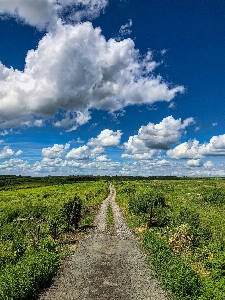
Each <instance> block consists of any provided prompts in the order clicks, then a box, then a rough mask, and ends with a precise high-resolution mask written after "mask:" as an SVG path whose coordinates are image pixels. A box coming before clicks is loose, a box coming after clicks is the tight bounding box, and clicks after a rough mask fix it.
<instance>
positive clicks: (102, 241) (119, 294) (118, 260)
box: [39, 186, 167, 300]
mask: <svg viewBox="0 0 225 300" xmlns="http://www.w3.org/2000/svg"><path fill="white" fill-rule="evenodd" d="M115 196H116V191H115V189H114V187H113V186H111V187H110V194H109V196H108V198H107V199H105V200H104V201H103V203H102V206H101V208H100V211H99V213H98V215H97V216H96V219H95V226H96V228H95V230H94V232H92V233H91V234H90V235H89V236H88V237H87V238H86V239H85V240H84V241H83V242H82V243H81V244H80V245H79V246H78V248H77V250H76V252H75V254H74V255H73V256H72V257H71V259H70V260H69V261H68V262H67V263H66V265H65V268H64V269H63V272H62V273H61V274H59V276H58V277H57V278H56V279H55V281H54V284H53V285H52V286H51V287H50V288H49V290H47V291H46V292H44V293H43V294H42V295H41V296H40V298H39V300H47V299H48V300H50V299H51V300H56V299H57V300H62V299H66V300H75V299H79V300H86V299H88V300H107V299H110V300H116V299H118V300H123V299H124V300H129V299H135V300H148V299H149V300H153V299H154V300H166V299H167V298H166V296H165V293H164V292H163V290H162V289H161V288H160V286H159V283H158V281H157V280H156V279H154V278H153V276H152V272H151V270H150V269H149V267H148V266H147V263H146V261H145V257H144V255H143V253H142V252H141V250H140V249H139V247H138V245H137V242H136V241H135V238H134V237H133V235H132V234H131V232H130V230H129V229H128V227H127V226H126V224H125V222H124V219H123V216H122V213H121V211H120V209H119V207H118V205H117V204H116V203H115ZM108 205H111V207H112V211H113V215H114V223H115V232H116V233H115V235H110V234H107V231H106V209H107V206H108Z"/></svg>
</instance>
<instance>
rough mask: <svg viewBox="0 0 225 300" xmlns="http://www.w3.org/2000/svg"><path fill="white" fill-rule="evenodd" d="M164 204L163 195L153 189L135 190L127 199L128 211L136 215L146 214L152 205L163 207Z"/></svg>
mask: <svg viewBox="0 0 225 300" xmlns="http://www.w3.org/2000/svg"><path fill="white" fill-rule="evenodd" d="M165 205H166V201H165V197H164V195H163V194H162V193H160V192H158V191H154V190H146V191H144V192H136V193H135V194H134V195H132V196H131V197H130V198H129V200H128V209H129V211H130V212H132V213H134V214H136V215H141V214H148V213H149V212H150V208H151V207H152V206H161V207H165Z"/></svg>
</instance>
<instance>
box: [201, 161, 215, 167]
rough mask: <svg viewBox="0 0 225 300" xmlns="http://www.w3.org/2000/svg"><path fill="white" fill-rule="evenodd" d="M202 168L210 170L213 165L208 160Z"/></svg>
mask: <svg viewBox="0 0 225 300" xmlns="http://www.w3.org/2000/svg"><path fill="white" fill-rule="evenodd" d="M203 166H204V168H206V169H210V168H212V167H213V166H214V165H213V163H212V162H211V161H210V160H207V161H206V162H205V163H204V164H203Z"/></svg>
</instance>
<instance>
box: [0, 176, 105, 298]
mask: <svg viewBox="0 0 225 300" xmlns="http://www.w3.org/2000/svg"><path fill="white" fill-rule="evenodd" d="M11 182H12V180H11ZM38 185H40V183H37V182H32V183H30V184H27V183H26V182H22V183H21V184H19V183H17V184H16V185H15V186H13V185H12V184H10V185H4V186H3V189H2V190H1V192H0V268H1V274H0V299H4V300H7V299H33V297H34V295H35V294H36V292H37V291H38V290H39V289H40V288H42V287H43V286H45V285H46V283H47V282H48V281H49V280H50V279H51V278H52V276H53V275H54V274H55V273H56V271H57V270H58V268H59V266H60V262H61V259H62V258H63V257H65V256H66V255H68V254H69V253H71V252H70V251H71V250H73V249H75V247H76V244H77V239H79V237H80V235H82V234H83V232H85V231H86V230H87V229H88V227H89V226H91V225H92V222H93V218H94V215H95V213H96V211H97V210H98V208H99V206H100V203H101V202H102V200H103V199H105V198H106V196H107V194H108V184H107V183H105V182H103V181H98V182H77V183H72V184H55V185H53V184H52V185H50V183H49V182H48V183H47V185H45V183H44V182H43V180H42V183H41V185H42V186H38ZM31 186H37V187H31ZM24 187H25V188H24ZM75 195H76V197H75ZM73 199H76V201H78V202H79V201H80V202H81V204H82V209H81V220H80V224H79V229H77V230H74V227H73V223H74V217H73V209H74V206H73V205H74V203H75V202H74V200H73ZM80 202H79V203H80ZM71 205H72V206H71Z"/></svg>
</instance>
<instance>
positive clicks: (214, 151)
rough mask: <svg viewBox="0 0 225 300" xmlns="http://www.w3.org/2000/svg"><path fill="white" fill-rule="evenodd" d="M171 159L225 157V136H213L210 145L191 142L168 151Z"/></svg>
mask: <svg viewBox="0 0 225 300" xmlns="http://www.w3.org/2000/svg"><path fill="white" fill-rule="evenodd" d="M167 155H168V156H169V157H170V158H174V159H181V158H193V159H198V158H202V157H205V156H224V155H225V134H223V135H218V136H213V137H212V138H211V139H210V141H209V143H204V144H200V143H199V141H197V140H190V141H188V142H185V143H182V144H180V145H178V146H177V147H175V148H174V149H170V150H169V151H167Z"/></svg>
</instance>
